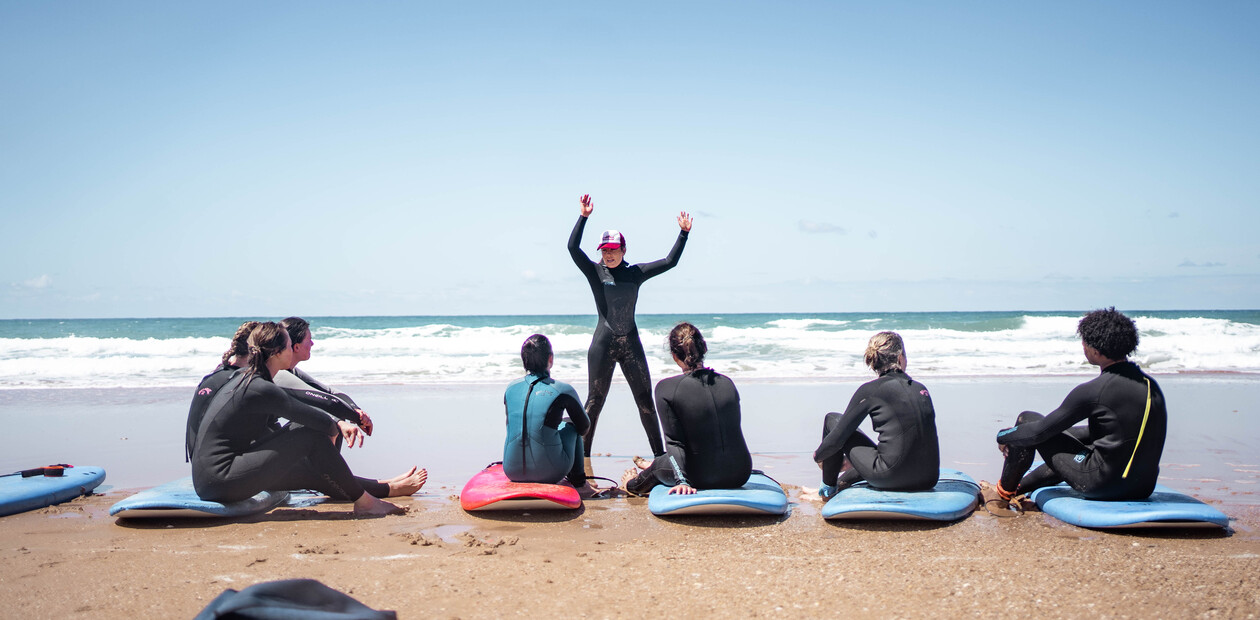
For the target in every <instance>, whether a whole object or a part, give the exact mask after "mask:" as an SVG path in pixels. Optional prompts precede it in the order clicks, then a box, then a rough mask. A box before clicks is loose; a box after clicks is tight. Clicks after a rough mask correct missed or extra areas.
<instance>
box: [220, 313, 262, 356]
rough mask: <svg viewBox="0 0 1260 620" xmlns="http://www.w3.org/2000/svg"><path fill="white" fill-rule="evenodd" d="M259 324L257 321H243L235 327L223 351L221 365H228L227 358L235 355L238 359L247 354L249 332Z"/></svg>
mask: <svg viewBox="0 0 1260 620" xmlns="http://www.w3.org/2000/svg"><path fill="white" fill-rule="evenodd" d="M259 325H261V323H259V322H258V321H245V322H244V323H241V326H240V327H238V328H236V333H235V334H233V335H232V344H230V345H229V346H228V350H227V351H224V352H223V367H224V368H227V367H228V360H230V359H232V358H233V357H235V358H236V359H237V360H240V359H241V358H242V357H244V356H246V355H248V354H249V342H248V340H249V334H250V332H252V331H254V328H255V327H258V326H259Z"/></svg>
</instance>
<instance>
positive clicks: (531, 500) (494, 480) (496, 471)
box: [459, 463, 582, 512]
mask: <svg viewBox="0 0 1260 620" xmlns="http://www.w3.org/2000/svg"><path fill="white" fill-rule="evenodd" d="M459 505H460V507H461V508H463V509H464V510H467V511H470V512H471V511H475V510H555V509H566V508H567V509H573V508H578V507H580V506H581V505H582V498H581V497H580V496H578V492H577V489H575V488H573V485H571V484H569V482H568V481H567V480H566V481H563V482H561V483H560V484H544V483H541V482H512V481H511V480H508V477H507V475H506V474H504V473H503V464H502V463H495V464H493V465H491V466H489V467H487V468H485V469H483V470H481V471H480V472H478V473H477V475H475V476H473V477H472V479H471V480H469V481H468V484H465V485H464V490H463V491H462V492H461V493H460V494H459Z"/></svg>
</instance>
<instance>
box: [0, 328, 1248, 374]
mask: <svg viewBox="0 0 1260 620" xmlns="http://www.w3.org/2000/svg"><path fill="white" fill-rule="evenodd" d="M1129 315H1130V316H1132V317H1133V318H1134V320H1135V321H1136V322H1137V324H1138V328H1139V331H1140V334H1141V345H1140V346H1139V348H1138V351H1137V353H1136V354H1135V355H1134V356H1133V358H1132V359H1134V361H1136V362H1137V363H1139V364H1140V365H1141V366H1142V367H1143V368H1145V369H1147V370H1148V371H1149V372H1152V373H1155V374H1179V373H1229V374H1236V375H1239V376H1240V377H1247V376H1254V377H1255V378H1260V355H1258V353H1260V311H1257V310H1229V311H1222V310H1207V311H1150V312H1142V311H1137V312H1129ZM1079 317H1080V313H1079V312H1075V311H1073V312H913V313H820V314H793V313H785V314H694V315H686V316H684V315H673V314H669V315H665V314H656V315H652V314H649V315H639V317H638V324H639V330H640V334H641V336H642V339H643V343H644V347H645V348H646V349H647V353H648V360H649V366H650V367H651V371H652V374H653V377H664V376H668V375H669V374H672V373H673V372H674V371H675V368H674V366H673V363H672V361H671V360H670V359H669V354H668V352H667V349H666V347H665V337H666V334H667V333H668V331H669V329H670V328H671V327H672V326H673V325H674V324H675V323H677V322H678V321H682V320H688V321H691V322H693V323H695V324H696V325H697V326H698V327H699V328H700V329H701V331H702V332H703V333H704V334H705V337H706V339H707V340H708V342H709V356H708V360H707V362H708V364H709V365H710V366H712V367H714V368H716V369H717V370H719V371H720V372H722V373H725V374H727V375H729V376H731V377H732V378H734V379H736V380H771V381H831V380H837V379H839V380H847V379H860V378H869V376H870V371H869V370H868V369H867V368H866V367H865V366H864V364H863V362H862V352H863V350H864V349H865V345H866V341H867V339H868V338H869V337H870V336H871V335H872V334H874V333H875V332H878V331H882V330H893V331H897V332H899V333H900V334H901V335H902V336H903V337H904V338H905V341H906V348H907V354H908V355H907V357H908V358H909V363H910V373H911V374H912V375H914V376H916V377H919V378H929V377H1001V376H1024V377H1028V376H1069V375H1092V374H1094V373H1096V372H1097V370H1096V369H1092V368H1091V367H1089V366H1088V364H1086V362H1085V359H1084V356H1083V355H1082V353H1081V348H1080V343H1079V339H1078V338H1077V337H1076V335H1075V328H1076V321H1077V320H1078V319H1079ZM247 318H253V319H258V317H244V318H242V317H235V318H140V319H64V320H58V319H40V320H2V321H0V389H4V388H7V389H15V388H17V389H28V388H106V387H129V388H135V387H176V386H180V387H188V386H192V385H195V384H196V383H197V382H198V381H199V379H200V378H201V377H202V376H203V375H205V374H206V373H208V372H210V371H211V370H212V369H213V368H214V366H215V364H217V363H218V359H219V357H220V356H221V355H222V353H223V351H224V350H225V349H226V348H227V345H228V338H229V337H230V336H231V335H232V333H233V332H234V331H235V330H236V328H237V326H238V325H240V323H241V322H242V321H244V320H247ZM275 318H280V317H263V319H272V320H274V319H275ZM306 318H307V320H309V321H311V323H312V326H313V336H314V338H315V349H314V355H313V357H312V358H311V360H310V361H307V362H304V363H303V368H304V369H306V370H307V371H308V372H310V373H311V374H313V375H315V376H317V377H319V378H320V379H321V380H323V381H325V382H326V383H329V384H332V385H355V384H403V385H409V384H467V383H486V384H501V383H505V382H507V381H509V380H511V379H512V378H515V377H517V376H519V375H520V373H521V364H520V357H519V351H520V345H521V342H522V341H523V340H524V339H525V338H526V337H527V336H529V335H530V334H533V333H542V334H545V335H547V336H548V337H549V338H550V339H551V341H552V344H553V346H554V347H555V355H556V363H555V368H554V369H553V375H554V376H556V377H558V378H562V379H565V380H568V381H571V382H584V381H585V377H586V349H587V346H588V345H589V343H590V338H591V334H592V333H593V331H594V327H595V317H594V315H526V316H410V317H382V316H372V317H306ZM616 377H617V378H616V380H618V381H619V380H620V374H618V375H616Z"/></svg>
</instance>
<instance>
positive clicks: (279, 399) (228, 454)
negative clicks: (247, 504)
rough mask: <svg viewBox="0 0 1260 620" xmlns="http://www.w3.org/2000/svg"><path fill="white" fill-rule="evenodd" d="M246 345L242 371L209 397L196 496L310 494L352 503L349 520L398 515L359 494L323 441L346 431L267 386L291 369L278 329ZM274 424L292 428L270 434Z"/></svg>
mask: <svg viewBox="0 0 1260 620" xmlns="http://www.w3.org/2000/svg"><path fill="white" fill-rule="evenodd" d="M248 343H249V363H248V364H247V365H246V366H245V367H244V368H242V369H241V370H240V371H239V372H235V373H234V374H233V375H232V377H231V379H230V380H229V381H228V382H227V383H226V384H225V385H224V386H223V387H222V388H221V389H219V390H218V391H217V392H216V393H215V394H214V397H213V399H212V400H211V401H210V404H209V406H208V407H207V409H206V413H205V416H204V418H203V419H202V421H201V424H200V428H199V432H198V433H197V438H196V441H195V444H194V445H193V448H192V474H193V475H192V478H193V488H194V489H196V491H197V495H198V496H199V497H201V498H202V499H204V500H208V501H216V502H224V503H227V502H236V501H241V500H244V499H248V498H250V497H253V496H254V495H256V494H258V493H259V492H261V491H289V490H297V489H314V490H316V491H319V492H321V493H324V494H326V495H328V496H329V497H332V498H333V499H336V500H344V501H350V502H353V503H354V512H355V513H356V514H366V515H383V514H393V513H398V512H401V511H402V509H401V508H399V507H398V506H395V505H394V504H391V503H389V502H384V501H382V500H380V499H378V498H376V497H374V496H373V495H372V494H370V493H367V492H365V491H364V488H363V486H362V485H361V484H360V479H356V478H355V476H354V475H353V474H352V473H351V472H350V467H349V466H348V465H346V461H345V459H343V458H342V457H341V454H340V452H339V451H338V450H337V447H336V446H335V445H334V444H333V442H332V441H331V440H330V437H332V436H333V435H335V434H337V433H342V434H343V435H344V434H346V433H347V430H346V428H344V427H339V426H338V424H336V423H334V421H333V419H332V418H331V417H329V415H328V414H327V413H326V412H324V411H322V410H320V409H317V408H315V407H313V406H311V405H307V404H304V403H302V402H299V401H298V400H297V399H295V398H293V397H291V396H290V395H289V394H288V393H286V392H285V391H284V390H283V389H281V388H279V387H278V386H276V385H275V384H274V383H273V382H272V377H274V376H275V375H276V373H278V372H280V371H282V370H285V369H287V368H289V367H290V366H292V362H293V349H292V346H291V343H290V342H289V334H288V332H287V331H285V329H284V327H282V326H281V325H279V324H278V323H272V322H267V323H261V324H259V325H258V326H257V327H255V328H254V330H253V331H252V332H251V334H250V336H249V340H248ZM276 417H283V418H286V419H288V420H292V421H293V422H297V423H298V425H299V426H297V427H295V428H283V429H277V428H276V427H275V426H274V420H275V418H276ZM346 426H350V425H349V424H346ZM351 428H353V427H351ZM355 430H357V429H355ZM347 440H349V438H348V437H347Z"/></svg>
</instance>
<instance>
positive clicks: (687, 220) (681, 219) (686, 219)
mask: <svg viewBox="0 0 1260 620" xmlns="http://www.w3.org/2000/svg"><path fill="white" fill-rule="evenodd" d="M691 222H692V219H691V214H690V213H687V212H686V211H679V212H678V227H679V228H681V229H683V230H685V231H687V232H691Z"/></svg>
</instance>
